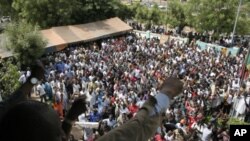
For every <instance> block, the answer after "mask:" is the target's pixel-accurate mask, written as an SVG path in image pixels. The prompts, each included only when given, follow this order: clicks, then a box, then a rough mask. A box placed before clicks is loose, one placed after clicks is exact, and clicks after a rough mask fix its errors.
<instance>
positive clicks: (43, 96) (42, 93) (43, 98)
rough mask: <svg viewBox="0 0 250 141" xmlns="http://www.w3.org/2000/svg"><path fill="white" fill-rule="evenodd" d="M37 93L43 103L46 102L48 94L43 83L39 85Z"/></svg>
mask: <svg viewBox="0 0 250 141" xmlns="http://www.w3.org/2000/svg"><path fill="white" fill-rule="evenodd" d="M37 91H38V94H39V96H40V98H41V102H46V101H47V100H46V92H45V90H44V87H43V84H42V82H39V83H38V85H37Z"/></svg>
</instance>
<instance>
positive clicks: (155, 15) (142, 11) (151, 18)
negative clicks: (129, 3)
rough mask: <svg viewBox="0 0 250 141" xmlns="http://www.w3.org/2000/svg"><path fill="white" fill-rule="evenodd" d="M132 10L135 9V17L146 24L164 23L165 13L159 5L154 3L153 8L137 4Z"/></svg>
mask: <svg viewBox="0 0 250 141" xmlns="http://www.w3.org/2000/svg"><path fill="white" fill-rule="evenodd" d="M131 10H132V11H135V13H134V18H135V19H136V20H137V21H139V22H141V23H145V24H146V25H161V24H162V21H163V20H162V19H163V18H164V14H163V11H161V10H160V9H159V7H158V6H157V5H154V6H153V7H152V8H148V7H146V6H143V5H140V4H136V5H135V6H133V8H132V9H131Z"/></svg>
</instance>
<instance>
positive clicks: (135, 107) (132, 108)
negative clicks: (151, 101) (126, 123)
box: [128, 104, 139, 114]
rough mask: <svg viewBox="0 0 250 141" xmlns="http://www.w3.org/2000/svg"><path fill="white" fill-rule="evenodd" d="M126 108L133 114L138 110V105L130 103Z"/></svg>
mask: <svg viewBox="0 0 250 141" xmlns="http://www.w3.org/2000/svg"><path fill="white" fill-rule="evenodd" d="M128 110H129V111H130V112H131V113H132V114H134V113H136V112H137V111H138V110H139V107H138V106H136V105H135V104H133V105H130V106H129V107H128Z"/></svg>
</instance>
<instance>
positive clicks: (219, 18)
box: [186, 0, 249, 34]
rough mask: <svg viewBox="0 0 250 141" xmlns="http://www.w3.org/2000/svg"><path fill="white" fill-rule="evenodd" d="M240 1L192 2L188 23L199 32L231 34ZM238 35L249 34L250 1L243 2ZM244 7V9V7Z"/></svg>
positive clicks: (214, 0)
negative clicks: (248, 10)
mask: <svg viewBox="0 0 250 141" xmlns="http://www.w3.org/2000/svg"><path fill="white" fill-rule="evenodd" d="M238 5H239V0H209V1H207V0H190V1H189V2H188V6H187V14H186V15H187V23H188V24H189V25H190V26H193V27H195V28H196V30H198V31H201V32H202V31H212V30H213V31H214V32H216V33H230V32H232V30H233V26H234V21H235V17H236V12H237V8H238ZM243 6H245V7H248V8H244V9H243V8H241V11H240V17H239V21H238V26H237V27H238V28H237V33H239V34H246V33H248V32H249V30H248V26H246V25H247V23H249V17H247V9H249V6H248V1H246V0H245V1H244V0H243ZM243 6H242V7H243Z"/></svg>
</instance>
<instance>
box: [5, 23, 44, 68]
mask: <svg viewBox="0 0 250 141" xmlns="http://www.w3.org/2000/svg"><path fill="white" fill-rule="evenodd" d="M3 37H4V38H5V40H4V46H5V48H7V49H8V50H11V51H12V52H13V54H14V56H15V58H16V60H18V61H19V62H20V64H22V65H30V64H32V63H33V61H34V60H36V59H39V58H40V57H41V56H42V55H43V50H44V48H45V46H46V45H47V42H46V41H45V40H44V39H43V37H42V35H41V33H40V31H39V27H38V26H33V25H32V24H30V23H27V22H24V21H21V22H18V23H15V22H13V23H11V24H9V25H8V26H7V28H6V29H5V31H4V36H3Z"/></svg>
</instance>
